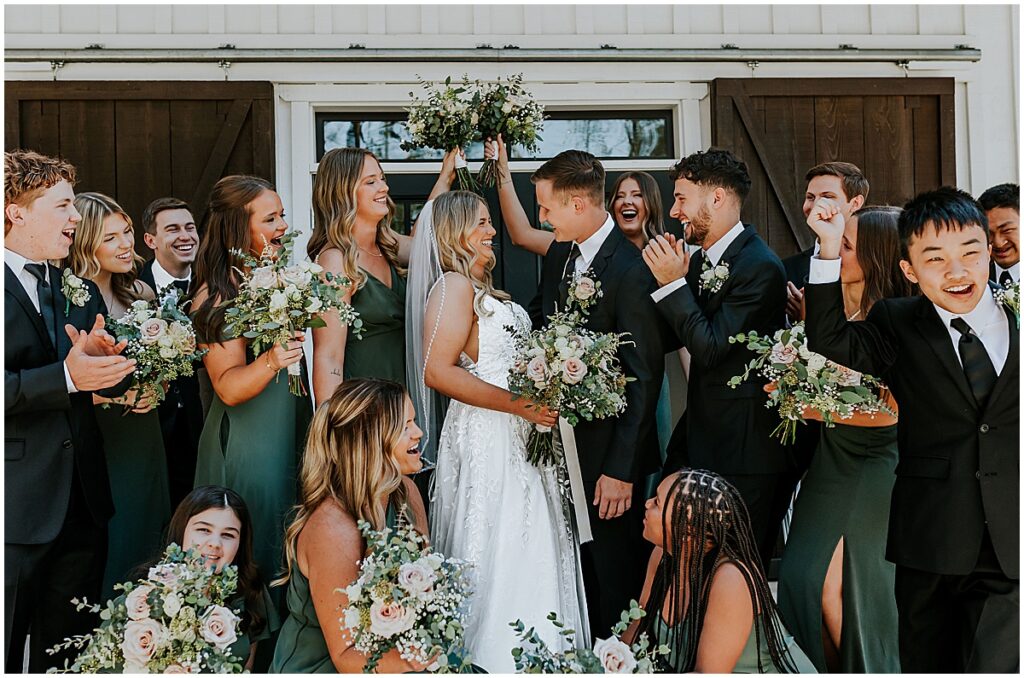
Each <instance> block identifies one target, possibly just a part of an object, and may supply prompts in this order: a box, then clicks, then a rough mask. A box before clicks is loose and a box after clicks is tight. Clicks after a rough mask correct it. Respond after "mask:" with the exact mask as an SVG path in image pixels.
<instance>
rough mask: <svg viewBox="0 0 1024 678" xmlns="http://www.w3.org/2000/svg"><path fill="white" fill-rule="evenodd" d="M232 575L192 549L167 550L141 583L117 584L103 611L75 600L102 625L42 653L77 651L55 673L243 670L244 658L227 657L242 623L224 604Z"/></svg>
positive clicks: (233, 582) (232, 589) (233, 584)
mask: <svg viewBox="0 0 1024 678" xmlns="http://www.w3.org/2000/svg"><path fill="white" fill-rule="evenodd" d="M237 586H238V572H237V569H236V568H235V567H234V566H231V565H229V566H227V567H225V568H224V569H223V570H222V571H220V572H217V571H216V570H215V569H214V568H212V567H210V566H209V565H207V564H206V561H205V559H204V558H203V557H202V556H201V555H199V554H198V553H196V552H195V551H187V552H185V551H182V550H181V548H180V547H179V546H178V545H177V544H171V545H170V546H168V547H167V551H166V552H165V553H164V557H163V559H162V560H161V561H160V562H159V563H158V564H157V565H155V566H153V567H152V568H150V570H149V574H148V575H147V577H146V578H145V579H140V580H139V581H137V582H135V583H131V582H128V583H124V584H116V585H115V586H114V589H115V590H119V591H122V592H123V593H122V594H121V595H119V596H118V597H117V598H114V599H113V600H110V601H108V602H107V605H106V607H102V608H101V607H100V606H99V605H89V604H88V603H87V602H86V601H84V600H81V601H80V600H78V599H74V600H72V601H71V602H72V603H74V604H75V605H76V606H77V608H78V609H79V610H82V609H85V608H90V609H91V611H92V612H98V613H99V616H100V619H101V620H102V623H101V624H100V626H99V628H97V629H94V630H93V632H92V633H90V634H87V635H84V636H76V637H74V638H69V639H67V640H65V641H64V642H63V643H61V644H59V645H57V646H56V647H54V648H52V649H50V650H48V652H49V653H50V654H55V653H57V652H59V651H61V650H65V649H72V648H73V649H76V650H81V652H80V653H79V654H78V656H77V657H76V659H75V661H74V662H73V663H72V664H70V665H68V664H67V663H66V662H65V666H64V668H63V669H62V670H59V671H55V672H57V673H100V672H102V673H241V672H242V662H243V661H245V658H242V657H236V656H234V655H232V654H231V651H230V648H231V646H232V645H233V644H234V643H235V641H236V640H238V624H239V622H240V618H239V617H238V615H237V614H235V612H234V611H233V610H231V609H230V608H229V607H228V604H229V603H228V601H229V600H231V597H232V594H233V593H234V592H235V589H236V587H237Z"/></svg>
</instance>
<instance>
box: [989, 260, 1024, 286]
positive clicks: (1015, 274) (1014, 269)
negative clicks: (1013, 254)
mask: <svg viewBox="0 0 1024 678" xmlns="http://www.w3.org/2000/svg"><path fill="white" fill-rule="evenodd" d="M992 263H993V265H995V268H996V282H999V279H1000V278H1001V277H1002V275H1003V272H1004V271H1009V272H1010V277H1011V278H1013V282H1020V262H1019V261H1018V262H1017V263H1016V264H1014V265H1013V266H1011V267H1010V268H1003V267H1002V266H1000V265H999V264H997V263H996V262H994V261H993V262H992ZM1000 284H1002V283H1000Z"/></svg>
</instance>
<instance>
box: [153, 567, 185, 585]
mask: <svg viewBox="0 0 1024 678" xmlns="http://www.w3.org/2000/svg"><path fill="white" fill-rule="evenodd" d="M146 579H149V580H150V581H155V582H157V583H158V584H163V585H164V586H167V587H169V588H172V589H173V588H175V587H177V586H178V581H179V577H178V570H177V568H175V567H174V566H173V565H168V564H163V565H156V566H154V567H151V568H149V574H148V575H146Z"/></svg>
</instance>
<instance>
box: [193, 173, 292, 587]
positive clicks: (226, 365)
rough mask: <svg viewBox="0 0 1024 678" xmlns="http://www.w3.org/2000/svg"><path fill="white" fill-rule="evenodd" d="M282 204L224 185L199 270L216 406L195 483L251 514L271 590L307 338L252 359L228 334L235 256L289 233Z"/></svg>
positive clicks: (241, 179) (213, 206)
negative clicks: (221, 489)
mask: <svg viewBox="0 0 1024 678" xmlns="http://www.w3.org/2000/svg"><path fill="white" fill-rule="evenodd" d="M284 216H285V215H284V208H283V207H282V206H281V198H280V197H278V195H277V193H276V192H275V191H274V189H273V187H272V186H271V185H270V183H268V182H267V181H265V180H264V179H259V178H257V177H250V176H237V175H236V176H228V177H224V178H223V179H221V180H220V181H218V182H217V184H216V185H215V186H214V187H213V193H212V194H211V196H210V206H209V209H208V213H207V217H206V230H205V234H204V236H203V239H202V243H201V244H200V245H199V252H198V254H197V255H196V261H195V264H194V265H193V272H192V276H193V277H192V286H193V287H192V289H193V290H194V295H195V297H194V299H193V301H192V309H193V323H194V325H195V329H196V336H197V338H198V339H199V344H200V346H201V347H203V348H206V349H208V350H209V352H208V353H207V354H206V355H205V356H204V357H203V364H204V365H205V367H206V371H207V373H208V374H209V377H210V381H211V383H212V385H213V391H214V393H213V403H212V405H211V406H210V412H209V414H208V415H207V417H206V422H205V425H204V426H203V433H202V435H201V436H200V438H199V457H198V462H197V464H196V477H195V485H196V486H197V487H198V486H200V485H223V486H225V487H229V488H231V489H232V490H234V491H235V492H237V493H238V494H240V495H241V496H242V498H243V499H244V500H245V503H246V504H248V505H249V506H250V507H251V509H252V518H253V524H254V527H255V541H254V543H255V545H256V563H257V564H258V565H259V568H260V575H261V576H262V578H263V581H264V582H265V583H267V582H269V581H270V579H272V578H273V577H275V576H276V575H277V574H278V573H279V572H280V570H281V565H282V559H281V537H282V535H283V533H284V528H285V516H286V514H287V513H288V511H289V509H290V508H291V506H292V504H293V503H294V502H295V469H296V465H297V460H298V453H299V452H298V451H299V450H300V449H301V446H302V439H303V437H304V436H305V434H306V425H307V423H308V421H309V416H310V409H311V406H310V402H309V399H308V398H298V397H295V396H293V395H292V394H291V393H289V391H288V379H287V375H286V374H284V373H282V370H284V369H285V368H286V367H288V366H289V365H291V364H294V363H297V362H299V361H301V360H302V340H303V333H302V332H296V333H295V338H294V340H293V341H291V342H290V343H289V344H288V345H287V346H279V345H278V346H274V347H273V348H271V349H268V350H266V351H264V352H263V353H262V354H261V355H258V356H257V355H253V353H252V350H251V349H250V347H249V345H248V342H247V340H246V339H243V338H237V339H228V338H227V337H226V336H225V335H224V325H225V321H224V311H225V309H226V307H227V306H230V304H231V301H232V300H233V299H234V298H235V296H236V295H237V294H238V286H239V283H240V280H239V277H238V273H237V272H236V270H235V268H234V267H235V266H238V267H241V265H242V263H241V262H240V261H239V260H238V257H237V256H235V255H233V254H231V252H232V251H234V250H241V251H243V252H250V253H251V254H253V255H259V253H260V252H261V251H262V250H263V248H264V243H270V245H271V246H275V247H280V238H281V236H282V235H284V233H285V231H287V230H288V224H287V223H285V220H284Z"/></svg>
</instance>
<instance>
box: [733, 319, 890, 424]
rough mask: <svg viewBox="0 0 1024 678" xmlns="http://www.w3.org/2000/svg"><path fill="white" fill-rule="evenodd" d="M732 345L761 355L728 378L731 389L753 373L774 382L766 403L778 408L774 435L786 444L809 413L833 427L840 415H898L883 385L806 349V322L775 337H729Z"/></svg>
mask: <svg viewBox="0 0 1024 678" xmlns="http://www.w3.org/2000/svg"><path fill="white" fill-rule="evenodd" d="M729 343H730V344H733V343H741V344H744V343H745V344H746V345H747V348H749V349H750V350H751V351H753V352H754V353H756V354H757V357H755V358H754V359H753V360H751V361H750V363H749V364H748V365H747V368H746V369H745V370H744V371H743V374H742V375H739V376H735V377H733V378H732V379H730V380H729V386H731V387H732V388H736V387H737V386H739V385H740V384H742V383H743V382H744V381H746V380H747V379H748V378H749V377H750V374H751V372H755V373H757V374H760V375H761V376H764V377H767V378H768V380H769V381H770V382H771V384H769V387H768V388H766V389H765V390H768V391H769V395H768V402H767V403H765V404H766V406H767V407H774V408H776V409H777V410H778V412H779V417H780V418H781V419H782V421H781V423H779V425H778V426H777V427H776V428H775V430H774V431H773V432H772V435H775V436H778V437H779V439H780V440H781V441H782V442H783V443H792V442H793V441H794V440H795V439H796V427H797V423H798V422H803V421H804V420H805V413H806V412H807V411H815V412H817V413H818V414H820V416H821V419H822V421H823V422H824V423H825V425H826V426H828V427H832V426H835V421H834V420H835V418H836V417H839V418H842V419H848V418H850V417H851V416H852V415H853V414H854V413H861V414H867V415H875V414H878V413H884V414H885V415H888V416H890V417H894V416H895V412H894V411H893V410H892V408H891V407H890V406H889V405H888V404H887V400H886V398H887V394H888V390H887V389H886V388H885V386H884V384H882V382H880V381H879V380H878V379H875V378H874V377H872V376H870V375H867V374H861V373H860V372H856V371H854V370H851V369H849V368H847V367H843V366H842V365H839V364H837V363H834V362H832V361H831V360H828V359H827V358H825V356H823V355H820V354H818V353H814V352H813V351H811V350H810V349H808V348H807V336H806V334H805V333H804V324H803V323H802V322H799V323H797V324H795V325H794V326H793V327H791V328H789V329H782V330H778V331H777V332H776V333H775V335H774V336H772V337H767V336H761V335H759V334H758V333H757V332H748V333H747V334H737V335H736V336H734V337H729Z"/></svg>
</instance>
